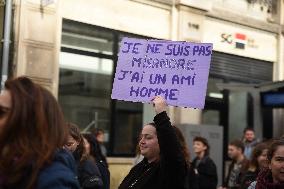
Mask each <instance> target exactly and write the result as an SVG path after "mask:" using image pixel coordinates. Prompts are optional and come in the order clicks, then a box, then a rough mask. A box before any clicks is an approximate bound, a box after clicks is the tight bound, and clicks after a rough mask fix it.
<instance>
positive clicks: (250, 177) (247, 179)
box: [240, 170, 259, 189]
mask: <svg viewBox="0 0 284 189" xmlns="http://www.w3.org/2000/svg"><path fill="white" fill-rule="evenodd" d="M258 173H259V170H255V171H252V170H248V171H247V172H246V173H245V174H244V177H243V178H242V181H241V186H240V188H241V189H247V188H248V187H249V186H250V184H251V183H252V182H254V181H256V178H257V174H258Z"/></svg>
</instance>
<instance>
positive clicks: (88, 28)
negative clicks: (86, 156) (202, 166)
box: [0, 0, 284, 186]
mask: <svg viewBox="0 0 284 189" xmlns="http://www.w3.org/2000/svg"><path fill="white" fill-rule="evenodd" d="M281 10H282V12H281ZM283 10H284V1H283V0H256V1H249V0H179V1H175V0H155V1H154V0H151V1H150V0H104V1H101V0H80V1H76V0H61V1H59V0H53V1H40V0H14V14H13V20H14V23H13V25H14V28H13V33H14V35H13V39H12V45H13V52H14V53H13V56H12V57H10V58H11V59H12V62H13V65H12V66H11V71H12V73H13V74H12V75H14V76H18V75H27V76H29V77H31V78H32V79H33V80H34V81H36V82H38V83H40V84H42V85H44V86H45V87H47V88H48V89H50V90H51V91H52V92H53V93H54V94H55V95H56V96H57V97H58V100H59V102H60V104H61V106H62V108H63V111H64V113H65V116H66V118H67V119H68V120H70V121H72V122H75V123H77V124H78V125H80V127H81V128H82V130H84V129H85V130H87V129H90V130H91V129H92V128H94V127H96V128H102V129H104V130H105V132H106V144H107V147H108V154H109V156H112V157H120V158H121V157H133V155H134V154H135V150H136V144H137V139H138V135H139V131H140V130H141V128H142V125H143V123H147V122H150V121H152V118H153V115H154V113H153V111H152V107H151V106H150V105H147V104H141V103H130V102H123V101H116V100H112V99H111V98H110V95H111V88H112V82H113V77H114V72H115V67H116V61H117V53H118V49H119V42H120V40H121V39H122V38H123V37H134V38H154V39H167V40H181V41H184V40H185V41H192V42H211V43H213V50H214V52H213V55H212V62H211V68H210V76H209V80H208V90H207V96H206V106H205V109H204V110H194V109H185V108H176V107H170V108H169V114H170V117H171V119H172V121H173V123H174V124H175V125H181V124H197V125H201V124H203V125H204V124H205V125H220V126H222V127H223V128H224V140H225V142H228V141H229V140H231V139H234V138H239V137H241V135H242V130H243V129H244V128H245V127H247V126H251V127H254V128H255V130H256V132H257V135H258V136H259V137H260V138H263V137H266V138H269V137H272V136H279V135H280V134H283V133H284V125H283V123H284V122H283V117H284V115H283V114H284V112H283V109H263V108H262V107H261V104H260V102H259V101H260V96H259V93H257V92H255V91H253V90H250V89H245V90H244V89H239V88H238V89H233V88H232V87H230V86H231V84H232V86H233V85H234V84H247V85H248V86H249V85H251V84H260V83H264V82H272V81H280V80H283V78H284V53H283V52H284V40H283V32H284V30H283V24H284V11H283ZM1 13H2V12H1V11H0V14H1ZM0 26H1V20H0ZM228 85H229V87H224V86H228ZM224 149H226V146H224ZM111 161H112V162H114V164H113V168H112V171H113V173H114V174H115V175H118V176H117V178H121V177H123V175H125V174H126V173H127V171H128V169H129V168H130V167H131V164H129V161H128V160H127V159H125V158H123V159H112V160H111ZM121 162H123V165H124V166H125V164H127V163H128V164H127V166H125V167H124V168H125V172H123V171H121V170H120V171H118V169H116V167H117V166H119V165H118V163H121ZM112 182H113V186H115V185H116V184H117V183H119V180H117V179H115V180H113V181H112Z"/></svg>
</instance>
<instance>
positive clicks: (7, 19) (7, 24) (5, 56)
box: [1, 0, 12, 90]
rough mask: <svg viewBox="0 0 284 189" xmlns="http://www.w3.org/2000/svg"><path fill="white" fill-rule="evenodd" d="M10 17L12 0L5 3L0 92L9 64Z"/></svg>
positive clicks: (6, 76)
mask: <svg viewBox="0 0 284 189" xmlns="http://www.w3.org/2000/svg"><path fill="white" fill-rule="evenodd" d="M11 15H12V0H6V2H5V21H4V39H3V56H2V77H1V90H3V89H4V84H5V81H6V80H7V78H8V63H9V48H10V42H11V41H10V33H11V21H12V19H11Z"/></svg>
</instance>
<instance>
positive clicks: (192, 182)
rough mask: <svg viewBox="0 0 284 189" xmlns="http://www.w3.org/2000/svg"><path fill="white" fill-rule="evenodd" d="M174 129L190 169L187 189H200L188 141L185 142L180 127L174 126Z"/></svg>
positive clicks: (186, 182) (186, 183)
mask: <svg viewBox="0 0 284 189" xmlns="http://www.w3.org/2000/svg"><path fill="white" fill-rule="evenodd" d="M173 128H174V131H175V133H176V135H177V139H178V141H179V143H180V146H181V150H182V154H183V156H184V158H185V162H186V166H187V169H188V173H187V176H186V181H185V188H186V189H198V183H197V179H196V175H195V173H194V170H193V169H192V162H191V158H190V153H189V149H188V145H187V143H186V140H185V138H184V136H183V134H182V132H181V130H180V129H179V128H178V127H176V126H173Z"/></svg>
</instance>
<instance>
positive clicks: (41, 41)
mask: <svg viewBox="0 0 284 189" xmlns="http://www.w3.org/2000/svg"><path fill="white" fill-rule="evenodd" d="M59 2H60V1H55V3H54V4H52V5H49V6H46V7H41V6H40V1H39V0H15V1H14V5H15V15H14V26H15V28H14V33H15V38H14V41H15V43H14V45H15V46H14V49H15V53H14V57H13V60H14V66H13V68H14V70H13V72H14V75H15V76H19V75H26V76H29V77H31V78H32V79H33V80H34V81H36V82H38V83H40V84H42V85H43V86H45V87H47V88H48V89H50V90H51V91H52V92H53V93H54V94H55V95H56V94H57V88H58V70H59V69H58V66H59V62H58V55H59V51H60V41H61V17H60V8H59V7H60V4H59Z"/></svg>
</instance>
